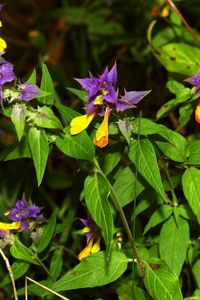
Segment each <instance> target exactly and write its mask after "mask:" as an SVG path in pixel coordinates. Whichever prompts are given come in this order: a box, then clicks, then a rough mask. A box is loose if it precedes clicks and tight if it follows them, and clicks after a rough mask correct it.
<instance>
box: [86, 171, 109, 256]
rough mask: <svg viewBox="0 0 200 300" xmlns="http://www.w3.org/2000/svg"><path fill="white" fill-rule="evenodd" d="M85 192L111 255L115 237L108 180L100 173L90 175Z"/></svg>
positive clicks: (87, 201)
mask: <svg viewBox="0 0 200 300" xmlns="http://www.w3.org/2000/svg"><path fill="white" fill-rule="evenodd" d="M84 193H85V202H86V205H87V208H88V210H89V212H90V214H91V215H92V218H93V219H94V221H95V222H96V223H97V225H98V226H99V228H100V229H101V232H102V235H103V238H104V241H105V244H106V251H107V255H108V256H109V255H110V250H111V244H112V237H113V216H112V212H111V207H110V204H109V202H108V194H109V186H108V184H107V181H106V180H105V179H104V178H103V177H102V176H101V175H100V174H99V173H95V174H94V175H93V176H88V177H87V178H86V180H85V184H84Z"/></svg>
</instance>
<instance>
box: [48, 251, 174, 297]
mask: <svg viewBox="0 0 200 300" xmlns="http://www.w3.org/2000/svg"><path fill="white" fill-rule="evenodd" d="M126 268H127V258H126V256H125V255H124V254H123V253H122V252H118V251H113V252H112V254H111V257H110V260H109V261H107V259H106V255H105V252H103V251H101V252H98V253H95V254H92V255H90V256H89V257H87V258H86V259H85V260H84V261H83V262H81V263H80V264H78V265H77V266H76V267H75V268H73V269H72V270H70V271H69V272H68V273H66V274H65V275H64V276H63V277H61V278H60V279H59V280H58V281H57V282H56V283H55V284H54V285H53V286H52V287H51V288H52V289H53V290H54V291H56V292H59V291H67V290H75V289H80V288H90V287H97V286H103V285H105V284H108V283H110V282H113V281H115V280H116V279H118V278H119V277H120V276H121V275H122V274H123V273H124V272H125V271H126ZM177 300H179V299H177Z"/></svg>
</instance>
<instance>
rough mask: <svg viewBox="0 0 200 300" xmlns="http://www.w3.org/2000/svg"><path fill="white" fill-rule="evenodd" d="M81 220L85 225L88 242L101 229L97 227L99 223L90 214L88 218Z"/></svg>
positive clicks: (84, 229)
mask: <svg viewBox="0 0 200 300" xmlns="http://www.w3.org/2000/svg"><path fill="white" fill-rule="evenodd" d="M79 220H80V221H81V223H82V224H83V226H84V228H83V231H84V234H85V236H86V238H87V242H88V241H89V240H90V239H91V237H92V236H93V235H95V234H96V233H97V231H98V230H99V229H97V225H96V224H95V222H94V221H93V219H92V217H91V215H88V217H87V219H79Z"/></svg>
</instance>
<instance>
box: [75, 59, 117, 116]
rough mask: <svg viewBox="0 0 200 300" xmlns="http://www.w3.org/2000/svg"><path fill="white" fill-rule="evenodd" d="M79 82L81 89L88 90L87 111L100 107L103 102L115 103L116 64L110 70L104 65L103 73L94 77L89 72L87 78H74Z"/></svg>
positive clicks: (90, 111)
mask: <svg viewBox="0 0 200 300" xmlns="http://www.w3.org/2000/svg"><path fill="white" fill-rule="evenodd" d="M75 80H76V81H78V82H79V83H80V85H81V86H82V88H83V89H85V90H86V91H87V92H88V105H87V113H88V114H90V113H92V112H94V111H95V110H97V109H98V108H102V105H103V104H106V103H108V104H110V105H112V104H115V103H116V102H117V90H116V83H117V68H116V64H114V66H113V67H112V69H111V70H110V71H108V68H107V67H106V68H105V70H104V72H103V74H102V75H100V76H98V77H97V78H96V77H94V76H93V75H92V74H91V73H90V77H89V78H84V79H81V78H75Z"/></svg>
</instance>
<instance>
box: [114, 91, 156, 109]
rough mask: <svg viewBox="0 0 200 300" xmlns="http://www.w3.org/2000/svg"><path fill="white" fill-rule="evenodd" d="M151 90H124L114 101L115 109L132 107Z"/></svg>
mask: <svg viewBox="0 0 200 300" xmlns="http://www.w3.org/2000/svg"><path fill="white" fill-rule="evenodd" d="M150 92H151V91H131V92H127V91H126V90H124V96H122V97H121V98H119V99H118V100H117V103H116V111H124V110H126V109H128V108H132V107H134V106H135V104H137V103H138V102H140V101H141V100H142V99H143V98H144V97H145V96H146V95H148V94H149V93H150Z"/></svg>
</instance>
